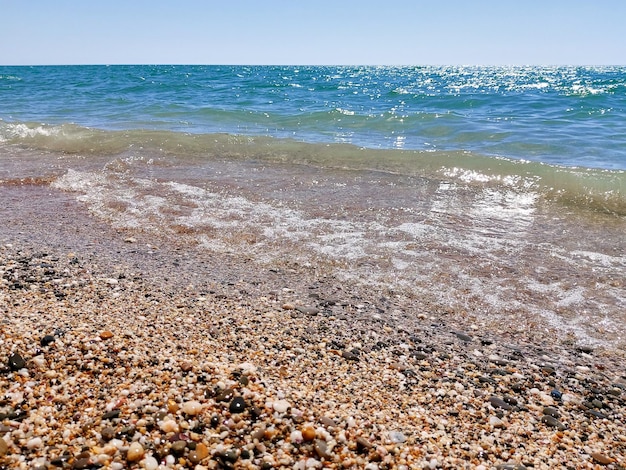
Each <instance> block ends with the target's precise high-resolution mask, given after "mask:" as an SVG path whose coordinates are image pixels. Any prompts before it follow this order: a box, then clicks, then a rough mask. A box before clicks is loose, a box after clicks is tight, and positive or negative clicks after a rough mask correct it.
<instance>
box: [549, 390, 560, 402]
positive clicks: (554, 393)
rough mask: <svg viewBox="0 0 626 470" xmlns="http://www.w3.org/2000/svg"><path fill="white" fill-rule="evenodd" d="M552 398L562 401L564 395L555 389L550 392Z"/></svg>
mask: <svg viewBox="0 0 626 470" xmlns="http://www.w3.org/2000/svg"><path fill="white" fill-rule="evenodd" d="M550 396H551V397H552V398H554V399H555V400H560V399H561V398H562V397H563V393H562V392H560V391H558V390H556V389H554V390H552V391H551V392H550Z"/></svg>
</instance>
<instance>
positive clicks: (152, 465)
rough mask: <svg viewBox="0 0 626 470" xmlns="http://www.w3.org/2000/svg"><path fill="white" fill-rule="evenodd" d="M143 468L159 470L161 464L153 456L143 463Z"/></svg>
mask: <svg viewBox="0 0 626 470" xmlns="http://www.w3.org/2000/svg"><path fill="white" fill-rule="evenodd" d="M143 468H145V469H146V470H157V469H158V468H159V462H158V460H157V459H155V458H154V457H152V456H149V457H146V458H145V459H144V462H143Z"/></svg>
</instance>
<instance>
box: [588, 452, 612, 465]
mask: <svg viewBox="0 0 626 470" xmlns="http://www.w3.org/2000/svg"><path fill="white" fill-rule="evenodd" d="M591 458H592V459H593V460H595V461H596V462H598V463H599V464H600V465H609V464H612V463H613V462H615V459H612V458H611V457H607V456H606V455H604V454H601V453H600V452H594V453H592V454H591Z"/></svg>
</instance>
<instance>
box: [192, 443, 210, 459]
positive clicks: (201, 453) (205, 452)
mask: <svg viewBox="0 0 626 470" xmlns="http://www.w3.org/2000/svg"><path fill="white" fill-rule="evenodd" d="M208 456H209V449H208V447H207V446H206V445H205V444H203V443H202V442H200V443H199V444H198V445H196V448H195V449H194V450H192V451H190V452H189V460H191V462H192V463H195V464H197V463H200V462H201V461H202V460H204V459H206V458H207V457H208Z"/></svg>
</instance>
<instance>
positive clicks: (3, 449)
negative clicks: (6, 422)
mask: <svg viewBox="0 0 626 470" xmlns="http://www.w3.org/2000/svg"><path fill="white" fill-rule="evenodd" d="M8 451H9V445H8V444H7V441H5V440H4V439H3V438H2V437H0V455H5V454H6V453H7V452H8Z"/></svg>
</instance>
